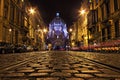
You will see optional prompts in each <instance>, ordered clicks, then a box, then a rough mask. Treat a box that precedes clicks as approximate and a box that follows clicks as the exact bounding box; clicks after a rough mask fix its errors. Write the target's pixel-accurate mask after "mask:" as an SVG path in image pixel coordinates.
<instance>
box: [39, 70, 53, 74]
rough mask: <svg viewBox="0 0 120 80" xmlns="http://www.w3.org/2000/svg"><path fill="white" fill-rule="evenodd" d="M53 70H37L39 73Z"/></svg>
mask: <svg viewBox="0 0 120 80" xmlns="http://www.w3.org/2000/svg"><path fill="white" fill-rule="evenodd" d="M54 71H55V70H47V69H46V70H38V72H40V73H48V72H54Z"/></svg>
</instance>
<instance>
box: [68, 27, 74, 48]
mask: <svg viewBox="0 0 120 80" xmlns="http://www.w3.org/2000/svg"><path fill="white" fill-rule="evenodd" d="M72 31H73V30H72V28H70V29H69V32H70V33H69V39H70V46H71V45H72V43H71V42H72V41H71V40H72V39H71V35H72Z"/></svg>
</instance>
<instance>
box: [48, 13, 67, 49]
mask: <svg viewBox="0 0 120 80" xmlns="http://www.w3.org/2000/svg"><path fill="white" fill-rule="evenodd" d="M48 39H49V41H50V43H51V44H52V47H53V49H55V48H58V47H59V48H64V47H65V46H66V43H67V40H68V39H69V35H68V31H67V26H66V23H65V22H64V21H63V20H62V19H61V18H60V17H59V13H56V17H55V18H54V19H53V20H52V21H51V22H50V24H49V32H48Z"/></svg>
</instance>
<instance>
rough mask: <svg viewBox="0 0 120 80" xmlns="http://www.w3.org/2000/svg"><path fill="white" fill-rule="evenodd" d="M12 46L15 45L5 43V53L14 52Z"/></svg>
mask: <svg viewBox="0 0 120 80" xmlns="http://www.w3.org/2000/svg"><path fill="white" fill-rule="evenodd" d="M14 48H15V46H14V45H13V44H10V43H7V44H6V45H5V52H6V53H14V52H15V50H14Z"/></svg>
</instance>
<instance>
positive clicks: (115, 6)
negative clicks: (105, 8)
mask: <svg viewBox="0 0 120 80" xmlns="http://www.w3.org/2000/svg"><path fill="white" fill-rule="evenodd" d="M114 10H115V11H117V10H118V1H117V0H114Z"/></svg>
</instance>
